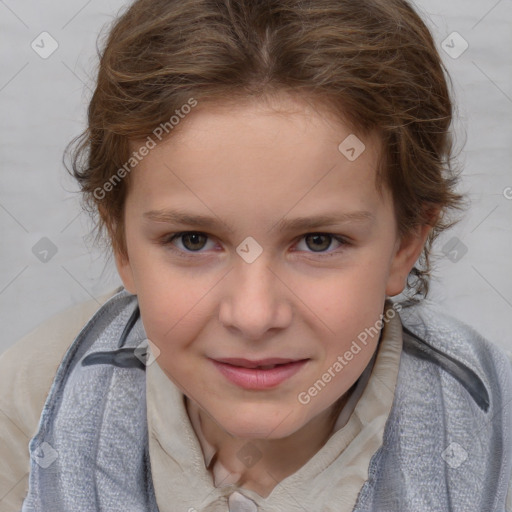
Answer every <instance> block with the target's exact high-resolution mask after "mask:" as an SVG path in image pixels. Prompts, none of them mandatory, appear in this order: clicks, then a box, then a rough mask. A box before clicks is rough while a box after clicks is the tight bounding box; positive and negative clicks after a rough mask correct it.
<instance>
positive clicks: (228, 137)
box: [129, 96, 381, 213]
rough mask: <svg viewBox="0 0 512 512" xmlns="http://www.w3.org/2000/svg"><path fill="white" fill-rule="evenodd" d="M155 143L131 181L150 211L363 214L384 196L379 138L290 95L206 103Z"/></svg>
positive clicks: (132, 192)
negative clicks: (211, 207)
mask: <svg viewBox="0 0 512 512" xmlns="http://www.w3.org/2000/svg"><path fill="white" fill-rule="evenodd" d="M156 142H157V144H156V146H155V147H154V148H153V149H151V151H150V152H149V153H148V154H147V156H145V157H144V158H143V159H142V160H141V161H140V163H139V164H138V165H137V167H136V169H134V171H132V176H131V180H130V181H131V182H132V183H131V186H130V193H129V195H131V196H133V197H132V200H135V202H137V204H139V206H140V207H144V208H146V209H147V208H150V209H157V208H163V207H165V206H167V203H170V202H176V201H178V202H180V201H182V202H187V203H188V202H189V201H193V202H194V203H195V204H197V205H198V206H201V207H202V208H203V209H204V208H205V206H206V205H207V204H215V205H216V207H220V206H222V207H223V208H224V209H226V210H230V209H231V210H232V211H234V210H237V209H238V211H240V212H245V213H254V212H255V211H256V210H257V211H259V212H261V213H265V212H266V210H267V209H268V210H269V212H270V211H271V210H275V209H276V207H278V208H279V210H280V211H281V212H282V213H284V211H286V210H290V209H292V208H297V209H304V208H306V207H307V208H317V207H318V206H325V205H330V206H333V207H334V206H336V205H338V206H339V205H340V202H342V203H344V204H345V205H346V206H347V207H348V208H352V209H354V208H357V209H361V208H362V207H363V206H368V205H371V204H372V202H375V201H376V200H377V199H378V196H379V193H378V190H377V188H376V173H377V166H378V163H379V156H380V150H381V147H380V146H381V145H380V140H379V139H378V137H377V136H376V135H375V134H373V135H368V136H364V137H361V136H359V137H358V136H357V135H356V134H355V133H353V131H352V130H351V128H350V127H349V126H348V125H347V124H345V123H344V122H343V121H341V120H340V119H338V118H336V117H335V116H334V115H332V113H329V111H328V109H326V108H318V106H317V105H312V104H311V103H310V102H308V101H301V100H300V99H297V98H292V97H289V96H282V97H280V98H274V99H273V100H272V101H268V100H265V101H256V100H248V101H244V102H229V103H224V104H211V103H206V104H201V103H199V104H198V106H196V107H195V108H194V109H193V110H192V112H191V113H190V114H187V115H186V116H184V118H183V119H182V120H181V121H180V125H179V126H178V127H177V130H176V131H175V132H173V133H171V136H169V137H167V138H166V139H164V140H162V141H161V142H159V141H156ZM138 144H140V142H139V143H138ZM137 147H138V145H137V143H132V150H133V151H136V150H137ZM354 157H355V158H354ZM201 203H202V204H201ZM180 206H182V205H180Z"/></svg>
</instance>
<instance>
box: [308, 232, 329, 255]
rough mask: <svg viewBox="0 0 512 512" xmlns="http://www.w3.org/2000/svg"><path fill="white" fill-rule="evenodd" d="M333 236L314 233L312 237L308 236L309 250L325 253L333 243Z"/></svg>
mask: <svg viewBox="0 0 512 512" xmlns="http://www.w3.org/2000/svg"><path fill="white" fill-rule="evenodd" d="M332 238H333V237H332V236H331V235H323V234H319V233H314V234H311V235H306V237H305V240H306V244H307V246H308V248H309V249H311V250H312V251H315V252H316V251H319V252H321V251H325V250H326V249H328V248H329V246H330V245H331V242H332Z"/></svg>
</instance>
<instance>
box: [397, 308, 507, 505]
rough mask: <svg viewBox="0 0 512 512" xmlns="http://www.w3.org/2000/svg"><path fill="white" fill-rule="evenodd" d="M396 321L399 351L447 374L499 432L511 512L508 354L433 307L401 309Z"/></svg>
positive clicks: (462, 323)
mask: <svg viewBox="0 0 512 512" xmlns="http://www.w3.org/2000/svg"><path fill="white" fill-rule="evenodd" d="M400 317H401V320H402V324H403V327H404V338H403V339H404V351H407V352H409V354H410V355H412V356H413V358H416V359H418V358H419V359H423V360H429V361H430V362H431V363H433V366H436V367H437V368H438V370H439V371H441V372H442V373H446V374H450V376H451V377H453V378H454V379H455V380H456V381H458V383H459V384H460V386H459V390H460V391H463V390H464V391H463V392H464V393H465V392H468V393H469V394H470V395H471V397H472V398H473V400H474V402H475V403H476V404H477V405H478V406H479V408H480V409H482V410H483V411H485V412H486V413H487V414H486V416H488V415H490V419H489V418H488V419H487V421H486V424H487V425H492V426H493V429H496V430H497V431H498V432H499V434H498V435H497V436H496V437H494V442H496V443H497V444H502V448H501V450H500V451H501V452H502V455H503V457H502V458H503V460H502V464H503V468H504V469H505V468H506V469H505V475H504V476H505V479H506V481H508V485H507V484H505V486H504V487H505V489H504V492H505V495H506V500H505V501H506V509H505V510H506V512H512V474H511V473H512V471H511V468H510V463H508V462H507V460H510V457H512V437H511V430H512V428H511V427H512V353H510V352H507V351H505V350H503V349H502V348H500V347H498V346H497V345H495V344H493V343H491V342H490V341H488V340H487V339H486V338H484V337H483V336H482V335H481V334H480V333H479V332H478V331H476V330H475V329H473V328H472V327H470V326H469V325H467V324H465V323H464V322H461V321H460V320H458V319H456V318H454V317H451V316H449V315H447V314H445V313H444V312H442V311H440V310H439V309H438V308H436V307H434V306H432V305H418V306H414V307H411V308H405V309H402V310H401V312H400ZM452 382H453V381H452ZM450 392H453V389H451V390H450ZM459 396H460V395H459ZM485 431H486V432H490V430H487V429H485ZM505 453H508V456H506V455H505ZM498 458H499V457H498ZM502 489H503V488H502Z"/></svg>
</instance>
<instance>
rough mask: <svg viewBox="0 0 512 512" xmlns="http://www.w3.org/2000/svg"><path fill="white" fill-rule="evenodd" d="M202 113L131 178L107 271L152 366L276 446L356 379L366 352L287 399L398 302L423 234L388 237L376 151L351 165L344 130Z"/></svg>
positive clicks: (321, 120) (227, 422) (233, 111)
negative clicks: (133, 313)
mask: <svg viewBox="0 0 512 512" xmlns="http://www.w3.org/2000/svg"><path fill="white" fill-rule="evenodd" d="M203 107H204V108H201V105H200V104H199V106H198V107H197V108H196V109H194V110H193V111H192V112H191V113H190V114H188V116H187V117H186V118H185V119H184V120H183V121H182V125H181V126H180V127H179V128H180V131H179V132H176V136H173V137H171V138H168V139H167V140H165V141H163V142H160V143H159V144H158V145H157V146H156V147H155V148H154V149H152V150H151V151H150V152H149V154H148V155H147V156H146V157H145V158H144V159H143V160H142V161H141V162H140V163H139V164H138V165H137V167H136V168H135V169H133V171H132V175H131V176H130V180H131V181H130V190H129V193H128V196H127V199H126V203H125V233H126V243H127V254H128V257H127V258H124V257H121V256H119V255H117V256H116V263H117V267H118V270H119V273H120V275H121V278H122V280H123V282H124V285H125V287H126V289H127V290H128V291H130V292H131V293H134V294H136V295H137V296H138V300H139V305H140V310H141V316H142V320H143V324H144V327H145V330H146V334H147V336H148V338H149V339H150V340H151V341H152V342H153V343H154V344H155V345H156V346H157V347H158V348H159V350H160V354H159V356H158V358H157V359H156V362H155V364H159V365H160V367H161V368H162V370H163V371H164V372H165V373H166V374H167V376H168V377H169V378H170V379H171V380H172V381H173V382H174V383H175V384H176V385H177V386H178V387H179V388H180V389H181V390H182V391H183V393H185V394H186V395H187V396H188V398H189V399H192V400H194V401H195V402H196V403H197V404H198V405H199V406H200V407H201V409H202V410H204V411H205V412H206V413H207V414H208V415H209V416H210V417H211V418H213V419H214V420H215V421H216V422H217V424H218V425H220V426H221V427H222V428H224V429H225V430H226V431H227V432H228V433H230V434H231V435H233V436H237V437H242V438H244V437H245V438H250V437H266V438H269V439H276V438H283V437H286V436H289V435H291V434H293V433H294V432H296V431H298V430H299V429H301V428H302V427H304V426H306V425H307V424H308V423H309V422H311V421H312V420H313V419H314V418H315V417H319V415H320V414H321V413H325V411H327V410H328V409H329V408H331V407H332V406H333V404H335V402H336V401H337V400H338V399H339V398H340V397H341V396H342V395H343V394H344V393H345V392H346V391H347V390H348V389H349V388H350V387H351V386H352V384H353V383H354V382H355V381H356V380H357V379H358V377H359V376H360V374H361V373H362V371H363V370H364V368H365V367H366V365H367V364H368V362H369V360H370V359H371V356H372V355H373V353H374V351H375V348H376V344H377V341H378V340H377V337H374V338H371V337H369V338H368V342H367V344H366V345H365V346H363V347H362V350H361V351H360V352H359V353H357V355H354V357H353V358H352V359H351V360H350V361H348V362H347V364H346V366H345V367H344V368H343V371H341V372H339V373H337V374H336V376H335V377H333V378H332V379H331V380H330V382H329V383H328V384H327V385H325V387H324V388H323V389H322V390H321V391H320V392H318V393H317V394H316V396H314V397H311V396H310V398H311V399H310V400H309V401H308V403H304V402H305V400H299V398H298V397H299V396H300V394H301V393H304V392H307V390H308V389H310V388H311V387H312V386H313V385H314V383H315V382H317V381H318V379H320V378H321V377H322V375H323V374H324V373H325V372H326V371H328V369H329V368H332V367H333V364H334V363H335V362H336V361H337V360H338V356H343V354H345V352H346V351H347V350H349V347H350V346H351V343H352V341H353V340H355V339H357V336H358V335H359V334H360V333H361V332H362V331H364V330H365V328H369V327H371V326H374V325H375V323H376V322H377V321H378V320H379V318H380V315H381V314H382V312H383V307H384V301H385V299H386V297H387V296H393V295H396V294H398V293H400V292H401V291H402V289H403V287H404V282H405V280H406V277H407V274H408V273H409V270H410V269H411V267H412V265H413V264H414V262H415V260H416V259H417V257H418V256H419V254H420V252H421V249H422V247H423V243H424V240H425V237H426V235H427V230H426V228H422V230H418V232H417V233H415V234H413V235H411V236H410V237H408V238H407V239H399V238H398V236H397V228H396V221H395V218H394V213H393V203H392V198H391V196H390V193H389V192H388V191H387V190H381V191H379V190H377V188H376V169H377V162H378V156H379V141H378V140H377V139H376V138H372V137H368V138H364V139H361V140H362V142H363V143H364V144H365V149H364V151H363V152H362V153H361V154H360V155H359V156H358V157H357V158H356V159H355V160H354V159H353V155H352V153H351V152H350V151H349V153H342V152H341V151H340V150H339V149H338V146H339V145H340V143H341V142H342V141H344V140H345V139H346V138H347V137H348V136H349V135H351V130H350V129H349V128H348V127H347V126H345V125H344V124H343V123H341V122H339V121H335V120H333V119H330V120H329V119H328V117H326V116H325V115H323V114H321V113H319V112H318V111H317V110H314V109H312V108H311V107H310V106H309V105H308V104H306V103H303V102H301V101H299V100H297V99H292V98H289V97H285V96H283V97H282V98H280V99H279V101H278V100H277V99H275V100H274V102H273V104H272V106H269V104H268V103H263V102H261V103H257V102H254V103H250V102H247V103H244V104H237V105H236V107H234V106H229V107H227V106H224V107H223V106H221V105H217V106H215V108H214V107H213V106H211V105H208V106H207V105H204V106H203ZM136 147H137V146H136V145H135V146H134V149H136ZM346 154H349V156H351V157H352V158H351V159H349V158H347V156H346ZM351 160H353V161H351ZM228 358H238V359H240V358H243V359H245V361H233V360H232V361H231V364H229V363H227V362H224V363H222V362H219V361H220V360H224V361H225V360H226V359H228ZM273 358H280V359H281V363H282V365H280V366H277V367H275V368H274V369H261V368H260V369H257V368H256V369H254V368H253V369H249V368H247V366H255V365H256V363H262V360H268V359H270V360H272V359H273ZM287 361H288V362H287ZM251 363H253V364H252V365H251ZM263 363H266V364H264V366H267V365H270V364H271V362H269V361H263ZM242 366H243V368H242ZM259 366H261V364H260V365H259ZM302 396H303V395H302Z"/></svg>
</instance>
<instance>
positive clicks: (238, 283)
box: [219, 256, 292, 341]
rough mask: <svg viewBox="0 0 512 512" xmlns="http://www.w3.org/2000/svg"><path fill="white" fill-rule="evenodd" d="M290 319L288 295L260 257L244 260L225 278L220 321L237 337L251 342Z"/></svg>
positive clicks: (290, 309)
mask: <svg viewBox="0 0 512 512" xmlns="http://www.w3.org/2000/svg"><path fill="white" fill-rule="evenodd" d="M291 319H292V306H291V303H290V291H289V289H288V288H287V287H286V286H285V285H284V284H283V282H282V280H281V279H280V276H278V275H277V273H276V272H275V271H274V270H273V269H272V268H270V266H269V264H268V261H267V260H266V259H265V258H264V257H262V256H260V257H259V258H258V259H257V260H256V261H254V262H252V263H247V262H245V261H243V260H240V261H237V262H236V263H235V268H234V269H233V271H232V272H230V273H229V275H228V276H227V278H226V282H225V289H224V290H223V298H222V300H221V305H220V309H219V321H220V322H221V324H222V325H223V326H224V327H226V328H227V329H230V330H236V331H238V332H237V336H239V337H242V338H244V339H247V340H251V341H258V340H262V339H264V338H265V336H266V334H267V332H268V331H271V330H276V329H283V328H285V327H287V326H288V325H289V324H290V322H291Z"/></svg>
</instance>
